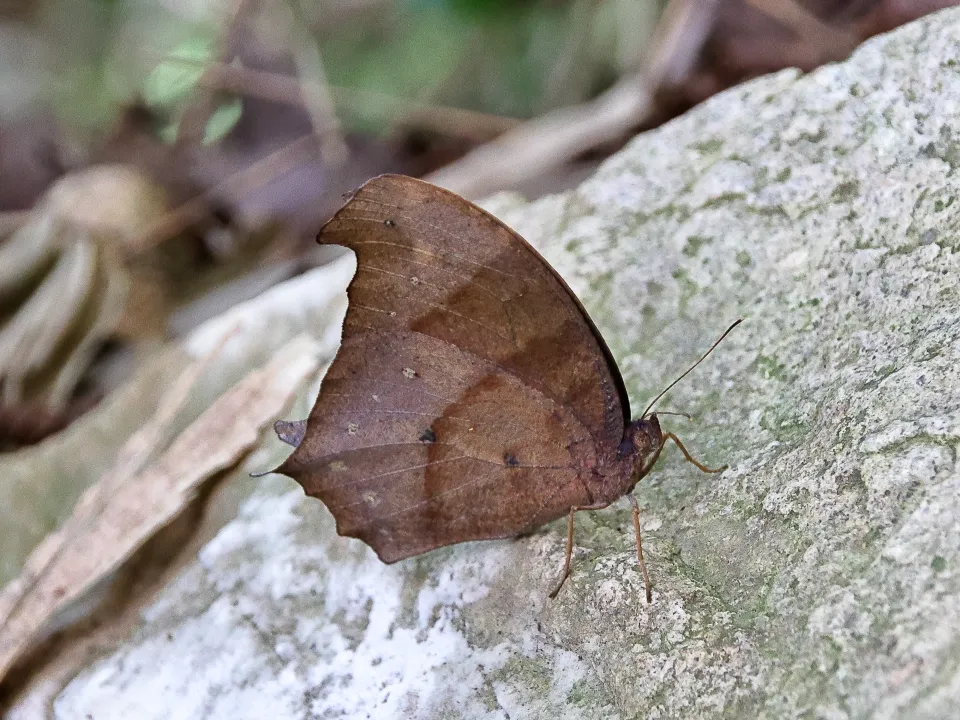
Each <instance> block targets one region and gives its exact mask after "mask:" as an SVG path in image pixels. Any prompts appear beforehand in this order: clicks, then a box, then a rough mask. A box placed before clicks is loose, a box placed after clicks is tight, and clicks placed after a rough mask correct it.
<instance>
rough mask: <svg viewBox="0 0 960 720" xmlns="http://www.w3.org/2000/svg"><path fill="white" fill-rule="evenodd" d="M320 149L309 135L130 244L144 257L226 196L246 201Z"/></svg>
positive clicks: (166, 217)
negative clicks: (246, 197)
mask: <svg viewBox="0 0 960 720" xmlns="http://www.w3.org/2000/svg"><path fill="white" fill-rule="evenodd" d="M316 149H317V138H316V137H315V136H314V135H312V134H311V135H306V136H304V137H301V138H300V139H298V140H294V141H293V142H291V143H289V144H287V145H285V146H284V147H282V148H280V149H279V150H277V151H276V152H273V153H270V154H269V155H267V156H266V157H265V158H263V159H261V160H258V161H257V162H255V163H253V164H252V165H249V166H248V167H246V168H244V169H243V170H241V171H239V172H237V173H234V174H233V175H231V176H229V177H228V178H227V179H225V180H224V181H222V182H220V183H219V184H217V185H216V186H214V187H213V188H211V189H209V190H207V191H206V192H203V193H201V194H200V195H197V196H196V197H193V198H191V199H190V200H187V201H186V202H185V203H183V204H182V205H180V206H179V207H177V208H175V209H173V210H171V211H170V212H168V213H166V214H165V215H164V216H163V217H162V218H160V219H159V220H158V221H157V222H155V223H153V224H152V225H150V226H149V227H148V228H146V229H145V230H144V231H142V232H141V233H140V234H139V235H138V236H137V237H136V238H134V239H133V241H132V242H131V243H130V246H131V247H132V248H133V252H134V253H142V252H144V251H145V250H147V249H149V248H151V247H153V246H154V245H157V244H159V243H161V242H163V241H164V240H167V239H169V238H171V237H173V236H174V235H177V234H178V233H181V232H183V231H184V230H185V229H186V228H188V227H190V226H191V225H194V224H196V223H198V222H200V221H201V220H203V219H204V218H205V217H206V216H207V215H208V214H209V213H210V208H211V206H212V205H213V203H214V201H215V200H217V199H218V198H221V197H223V196H234V197H242V196H244V195H246V194H248V193H250V192H252V191H253V190H256V189H257V188H260V187H263V186H264V185H266V184H267V183H269V182H271V181H273V180H275V179H276V178H277V177H279V176H281V175H283V174H285V173H287V172H289V171H290V170H292V169H294V168H295V167H297V166H299V165H300V164H302V163H303V162H304V161H305V158H306V157H309V155H310V154H311V153H312V152H315V151H316Z"/></svg>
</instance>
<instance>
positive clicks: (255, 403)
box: [0, 336, 319, 679]
mask: <svg viewBox="0 0 960 720" xmlns="http://www.w3.org/2000/svg"><path fill="white" fill-rule="evenodd" d="M318 355H319V352H318V348H317V345H316V343H315V342H314V341H313V340H310V339H308V338H306V337H302V336H301V337H300V338H296V339H294V340H293V341H291V342H290V343H288V344H287V345H286V346H285V347H284V348H282V349H281V350H280V351H279V352H277V353H276V355H274V357H273V359H272V360H270V362H269V363H267V364H266V365H265V366H264V367H263V368H261V369H260V370H255V371H253V372H251V373H250V374H249V375H247V376H246V377H245V378H244V379H243V380H242V381H240V382H239V383H237V384H236V385H235V386H234V387H233V388H231V389H230V390H229V391H227V392H226V393H224V394H223V395H222V396H221V397H220V398H219V399H217V400H216V401H215V402H214V403H213V404H212V405H211V406H210V407H209V408H208V409H207V410H206V411H205V412H204V413H203V414H202V415H201V416H200V417H199V418H198V419H197V420H196V421H195V422H194V423H192V424H191V425H190V426H189V427H188V428H187V429H186V430H184V431H183V432H182V433H181V434H180V435H179V436H178V437H177V438H176V439H175V440H174V441H173V442H172V443H171V445H170V447H169V448H168V449H167V450H166V451H165V452H164V453H163V454H162V455H161V456H160V457H159V458H158V459H157V460H156V462H154V463H153V464H151V465H149V466H147V467H146V468H145V469H144V470H142V471H140V472H137V467H138V465H139V464H140V463H141V462H142V460H143V458H144V457H145V454H146V453H147V452H149V449H150V448H151V447H152V444H151V443H150V442H149V438H146V437H142V436H141V437H138V435H140V434H139V433H138V435H135V436H134V437H133V438H131V440H130V442H129V443H128V445H127V446H126V447H125V448H124V452H122V453H121V458H120V459H119V460H118V462H117V464H116V465H115V467H114V468H113V469H112V470H110V471H108V472H107V473H106V474H105V475H104V477H103V478H102V479H101V480H100V482H99V483H97V484H96V485H94V486H93V487H91V488H89V489H88V490H87V491H86V493H84V495H83V496H82V497H81V498H80V501H79V502H78V503H77V506H76V508H75V509H74V514H73V515H72V516H71V518H70V520H68V522H67V524H66V525H65V527H64V528H63V529H61V530H60V531H58V532H56V533H54V534H52V535H50V536H49V537H48V538H47V539H46V540H44V541H43V542H42V543H41V544H40V545H39V546H38V547H37V549H36V550H34V552H33V553H32V554H31V555H30V557H29V558H28V560H27V562H26V565H25V567H24V569H23V571H22V573H21V574H20V576H19V577H18V578H17V579H15V580H14V581H13V582H11V583H10V584H9V585H8V586H7V587H6V588H5V589H4V590H3V592H2V593H0V628H2V629H0V679H2V678H3V676H4V675H5V674H6V672H7V671H8V670H9V669H10V667H11V666H12V665H13V664H14V663H15V662H16V661H17V660H18V659H19V658H20V657H22V655H23V654H24V652H25V651H26V650H28V649H29V648H30V647H31V646H32V645H33V644H34V643H35V642H36V640H37V639H39V638H40V637H41V636H42V634H43V631H44V629H45V628H46V627H47V626H48V624H49V623H50V621H51V620H52V619H53V617H54V616H55V615H56V613H57V612H59V611H60V610H62V609H64V608H65V607H66V606H67V605H69V604H70V603H71V602H73V601H75V600H77V599H78V598H80V597H81V596H83V595H84V594H85V593H86V592H87V591H89V590H90V589H91V588H92V587H93V586H94V585H95V584H96V583H98V582H100V581H101V580H102V579H104V578H105V577H106V576H107V575H109V574H110V573H111V572H113V571H114V570H116V569H117V568H118V567H119V566H120V565H122V563H123V562H124V561H125V560H126V559H127V558H129V557H130V556H131V554H132V553H133V552H135V551H136V550H137V549H139V548H140V547H142V546H143V544H144V543H145V542H146V541H147V540H149V539H150V538H151V537H152V536H153V535H154V534H155V533H156V532H157V531H158V530H159V529H161V528H162V527H164V526H165V525H167V524H168V523H169V522H170V521H171V520H172V519H173V518H174V517H176V516H177V515H178V514H179V512H180V511H181V510H182V509H183V508H184V507H185V506H186V505H187V504H188V503H189V502H190V501H191V500H192V498H193V497H194V496H195V494H196V492H197V490H198V488H199V487H200V486H201V485H202V483H203V482H204V481H205V480H207V479H208V478H210V477H211V476H213V475H214V474H216V473H218V472H220V471H222V470H224V469H226V468H228V467H230V466H231V465H233V464H235V463H236V462H237V460H238V459H240V458H241V457H242V456H243V455H244V454H245V453H246V452H248V451H249V450H250V448H252V447H253V446H254V444H255V443H256V441H257V439H258V437H259V435H260V431H261V430H262V428H263V427H264V426H265V425H266V424H267V423H268V422H269V421H270V420H271V419H273V418H274V417H276V415H277V414H278V413H280V412H281V411H282V410H283V408H284V407H285V406H286V405H287V403H288V401H289V400H290V399H291V397H292V396H293V394H294V392H295V391H296V390H297V388H298V387H299V386H300V385H301V383H302V382H303V381H304V380H305V379H306V378H308V377H309V376H310V375H312V374H313V373H314V372H315V371H316V370H317V367H318ZM200 362H203V361H200ZM186 372H187V373H190V372H191V371H190V370H187V371H186ZM194 372H195V370H194ZM190 385H192V382H191V383H184V386H186V387H188V389H189V386H190ZM181 390H182V389H181ZM174 394H176V393H174ZM180 394H182V392H181V393H180ZM169 413H170V410H169V407H168V408H163V407H162V408H160V410H159V411H158V415H159V416H164V415H169ZM160 420H161V422H159V423H153V425H154V426H163V425H165V424H166V423H165V422H164V421H163V418H162V417H161V418H160ZM151 433H153V434H154V437H155V432H154V431H149V432H148V434H151ZM124 470H127V471H131V472H130V474H129V475H126V476H127V477H128V478H129V479H127V480H126V481H125V482H122V484H120V483H119V482H117V480H122V479H123V475H125V474H126V473H124V472H123V471H124ZM118 471H120V472H118ZM134 473H136V474H134ZM103 486H107V487H109V489H110V492H107V493H105V492H103Z"/></svg>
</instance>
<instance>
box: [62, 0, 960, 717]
mask: <svg viewBox="0 0 960 720" xmlns="http://www.w3.org/2000/svg"><path fill="white" fill-rule="evenodd" d="M958 37H960V12H958V11H951V12H944V13H941V14H938V15H936V16H932V17H929V18H928V19H926V20H924V21H921V22H918V23H916V24H913V25H911V26H908V27H905V28H903V29H901V30H899V31H897V32H896V33H894V34H892V35H889V36H885V37H879V38H876V39H874V40H872V41H870V42H868V43H867V44H866V45H864V46H863V47H862V48H861V49H860V50H859V51H858V52H857V53H856V54H855V55H854V56H853V57H852V59H850V60H849V61H848V62H846V63H843V64H839V65H834V66H830V67H826V68H824V69H822V70H820V71H818V72H816V73H813V74H812V75H809V76H806V77H801V76H800V75H799V74H798V73H795V72H782V73H779V74H777V75H773V76H770V77H766V78H762V79H760V80H757V81H755V82H752V83H750V84H748V85H746V86H743V87H740V88H737V89H734V90H732V91H730V92H728V93H725V94H723V95H721V96H719V97H716V98H714V99H712V100H710V101H709V102H707V103H705V104H704V105H703V106H701V107H699V108H697V109H695V110H694V111H693V112H691V113H689V114H688V115H686V116H685V117H682V118H680V119H678V120H676V121H674V122H672V123H670V124H668V125H667V126H665V127H663V128H661V129H659V130H657V131H654V132H651V133H648V134H646V135H644V136H642V137H639V138H637V139H636V140H635V141H634V142H633V143H631V144H630V146H629V147H628V148H626V149H625V150H624V151H623V152H621V153H620V154H619V155H618V156H617V157H615V158H613V159H612V160H611V161H610V162H608V163H607V164H605V165H604V166H603V168H602V169H601V170H600V171H599V172H598V173H597V175H596V176H595V177H594V178H592V179H591V180H590V181H588V182H586V183H585V184H584V185H582V186H581V187H580V188H579V189H577V190H576V191H573V192H570V193H568V194H565V195H561V196H556V197H550V198H546V199H544V200H542V201H540V202H537V203H534V204H532V205H529V206H526V207H519V206H517V205H516V203H513V206H512V207H507V204H506V203H500V204H499V205H498V204H497V203H494V205H495V206H499V207H500V209H501V215H502V217H503V218H504V219H505V220H506V221H507V222H508V223H510V224H511V225H513V226H514V227H516V228H517V229H518V230H519V231H520V232H521V233H522V234H524V235H525V236H526V237H527V238H529V239H530V240H531V241H532V242H534V243H535V244H537V245H538V246H539V247H541V248H542V249H543V251H544V253H545V255H546V256H547V257H548V258H549V259H550V261H551V262H552V263H554V264H555V266H556V267H557V269H558V270H559V271H560V272H561V273H562V274H563V275H564V277H566V278H567V279H568V280H569V282H570V284H571V285H572V286H573V288H574V289H575V290H576V291H577V292H578V293H579V294H580V297H581V298H582V299H583V301H584V304H585V305H586V307H587V308H588V309H589V310H590V312H591V313H592V314H593V317H594V318H595V320H596V321H597V324H598V325H599V327H600V328H601V330H602V332H603V334H604V336H605V337H606V338H607V339H608V341H609V343H610V346H611V348H612V350H613V352H614V354H615V355H616V356H617V357H618V358H619V359H620V362H621V368H622V371H623V375H624V378H625V380H626V384H627V387H628V388H629V390H630V393H631V397H632V398H633V402H634V405H635V411H639V409H640V408H642V407H643V405H644V404H645V402H646V401H647V399H648V398H650V397H652V395H653V394H655V392H656V391H657V390H658V389H659V388H661V387H663V386H664V385H665V384H666V383H667V382H668V381H669V380H671V379H672V378H673V377H674V376H675V375H676V374H678V373H679V372H680V371H681V370H682V369H684V367H685V366H686V365H687V364H688V363H689V362H690V361H691V360H692V359H693V358H695V357H696V356H697V355H698V354H699V352H700V351H702V350H703V349H704V348H705V347H706V346H708V345H709V343H710V341H711V340H712V339H713V338H714V337H715V336H716V335H717V334H719V332H720V331H721V330H722V329H723V328H724V327H725V326H726V324H727V323H728V322H729V321H730V320H731V319H733V318H735V317H736V316H738V315H741V314H742V315H743V316H745V317H746V323H745V324H744V326H743V327H742V328H741V329H739V330H738V331H737V332H735V333H734V334H733V335H732V336H731V337H730V338H729V339H728V340H727V341H726V342H725V343H724V344H723V345H722V346H721V348H720V349H719V350H718V352H717V353H716V354H715V355H714V356H713V357H712V358H711V359H710V360H709V362H708V363H706V364H705V365H704V366H702V367H701V368H699V369H698V370H697V371H696V374H695V375H694V376H693V377H692V378H690V379H689V380H688V381H687V382H685V383H683V384H682V385H680V386H678V387H677V388H676V389H675V390H674V391H672V392H671V393H670V395H669V396H668V398H667V399H666V401H665V402H664V403H663V404H662V407H663V408H664V409H671V410H683V411H688V412H691V413H693V414H694V415H695V416H696V421H695V422H693V423H688V422H686V421H685V420H683V419H682V418H665V422H666V421H669V426H670V428H671V429H673V430H675V431H676V432H677V433H678V434H680V435H681V437H683V438H684V440H685V441H686V442H687V444H688V447H690V448H691V450H693V451H694V452H695V453H696V454H697V455H699V456H700V457H701V458H702V459H704V460H705V461H707V462H712V463H721V462H727V463H729V464H730V469H729V470H728V471H727V472H725V473H724V474H723V475H720V476H706V475H702V474H700V473H698V472H697V470H696V469H695V468H693V467H692V466H690V465H688V464H684V463H682V462H681V461H680V460H679V459H678V453H676V452H670V453H669V457H668V458H667V460H666V461H665V462H662V463H661V465H660V467H659V468H658V470H657V472H655V473H654V474H653V475H652V476H651V477H649V478H648V479H647V480H645V481H644V482H643V483H642V484H641V486H640V487H639V488H638V490H637V495H638V497H639V499H640V501H641V505H642V506H645V508H646V510H645V512H644V515H643V525H644V529H645V533H646V547H647V548H648V563H649V565H650V568H651V573H652V576H653V581H654V584H655V591H654V602H653V604H652V605H647V604H646V603H645V602H644V601H643V583H642V580H641V578H640V575H639V573H638V571H637V568H636V566H635V559H634V555H633V539H632V535H631V528H630V512H629V509H628V507H626V503H623V504H622V505H617V506H614V507H612V508H610V509H608V510H605V511H601V512H597V513H594V514H592V515H587V514H584V515H582V516H581V519H580V520H579V522H578V529H577V546H578V550H577V554H576V565H575V568H574V574H573V576H572V578H571V581H570V582H569V583H568V585H567V586H566V587H565V588H564V590H563V592H562V593H561V594H560V596H559V597H558V599H557V600H555V601H553V602H551V601H548V600H547V598H546V592H547V590H548V588H549V586H550V583H551V582H552V581H553V580H554V578H555V577H556V573H557V571H558V569H559V567H560V563H561V558H562V546H563V535H564V527H563V523H562V522H561V523H556V524H554V525H552V526H549V527H547V528H545V529H543V530H542V531H540V532H539V533H537V534H535V535H534V536H532V537H529V538H524V539H521V540H517V541H504V542H489V543H477V544H471V545H463V546H459V547H455V548H450V549H445V550H441V551H438V552H434V553H431V554H429V555H427V556H424V557H421V558H417V559H413V560H410V561H405V562H402V563H399V564H397V565H394V566H389V567H388V566H384V565H381V564H380V563H379V562H378V561H377V560H376V558H375V557H374V555H373V553H372V552H371V551H369V550H368V549H367V548H366V547H365V546H364V545H362V544H361V543H360V542H359V541H356V540H349V539H343V538H339V537H337V536H336V535H335V534H334V530H333V523H332V519H331V517H330V516H329V514H328V513H327V511H326V510H325V509H324V508H323V507H322V506H321V505H320V504H319V503H318V502H316V501H311V500H306V499H304V498H303V496H302V494H301V493H300V491H299V490H298V489H297V488H296V486H295V485H294V484H293V483H292V482H291V481H289V480H287V479H285V478H282V477H279V476H271V477H269V478H267V479H265V481H264V482H263V483H262V485H261V486H260V487H259V489H258V491H257V492H256V493H255V495H254V496H252V497H251V498H250V499H249V500H248V501H247V502H246V504H244V505H243V507H242V510H241V512H240V515H239V517H237V519H236V520H234V521H233V522H231V523H229V524H228V525H227V526H226V527H224V528H223V529H222V530H221V531H220V532H219V534H218V535H217V536H216V537H215V538H214V539H213V540H212V541H211V542H209V544H207V545H206V546H205V547H204V548H203V550H202V551H201V552H200V553H199V556H198V557H197V559H196V561H195V562H194V563H193V564H192V565H191V566H190V567H188V568H187V569H186V570H185V571H184V572H183V573H182V574H181V575H180V576H179V577H178V578H177V579H176V580H175V581H174V582H172V583H171V584H170V585H169V586H168V587H167V588H166V589H165V590H164V591H163V592H162V593H161V594H160V596H159V597H158V598H157V599H156V600H155V602H154V604H153V605H152V606H150V607H149V609H148V610H146V611H145V612H144V613H143V615H142V620H141V622H140V625H139V627H138V628H136V629H135V630H134V631H133V632H132V634H131V635H130V636H129V637H128V638H127V639H126V640H125V641H124V643H123V644H122V645H121V646H120V647H118V648H116V649H115V650H114V651H112V652H111V653H109V654H107V655H106V656H104V657H102V658H100V659H98V660H97V661H96V662H94V663H92V664H91V665H90V667H89V668H88V669H86V670H85V671H84V672H82V673H81V674H80V675H79V676H77V677H76V678H75V679H74V680H73V681H72V682H71V683H70V684H69V685H68V686H67V687H66V688H65V690H64V691H63V692H62V693H61V694H60V696H59V698H58V699H57V701H56V703H55V714H56V717H58V718H60V719H61V720H67V719H73V718H85V717H90V716H92V717H96V718H97V720H108V719H109V718H129V717H138V718H230V719H231V720H236V718H262V717H272V718H311V717H317V718H320V717H324V718H366V717H376V718H390V717H405V718H447V717H449V718H454V717H457V718H459V717H466V718H490V719H494V718H497V719H501V718H503V719H505V718H513V719H514V720H516V718H556V717H564V718H635V717H636V718H640V717H642V718H647V719H648V720H653V719H656V718H708V717H719V716H723V717H739V718H756V717H767V718H786V717H804V718H830V719H831V720H832V719H838V720H839V719H840V718H900V717H911V718H949V717H956V713H957V708H958V707H960V472H958V469H957V467H956V446H957V441H958V435H960V283H958V277H960V275H958V273H960V253H958V249H960V240H958V233H957V227H958V219H960V202H955V200H956V196H957V194H958V192H960V183H958V181H957V179H956V175H954V167H955V165H956V164H957V163H958V162H960V42H958V40H957V38H958ZM304 405H309V398H308V399H306V400H305V401H304ZM272 447H273V448H274V449H273V450H271V452H272V453H273V455H274V458H273V459H278V458H279V456H280V452H281V451H280V450H279V448H276V446H272ZM265 462H266V461H265Z"/></svg>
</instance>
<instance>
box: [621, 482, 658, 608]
mask: <svg viewBox="0 0 960 720" xmlns="http://www.w3.org/2000/svg"><path fill="white" fill-rule="evenodd" d="M627 497H628V498H629V499H630V505H632V506H633V534H634V535H635V536H636V538H637V561H638V562H639V563H640V572H641V573H642V574H643V587H644V588H645V589H646V592H647V602H648V603H652V602H653V588H652V587H651V585H650V575H648V574H647V564H646V563H645V562H644V561H643V541H642V540H641V539H640V506H639V505H637V499H636V498H635V497H634V496H633V493H627Z"/></svg>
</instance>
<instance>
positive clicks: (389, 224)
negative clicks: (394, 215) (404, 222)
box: [383, 220, 396, 227]
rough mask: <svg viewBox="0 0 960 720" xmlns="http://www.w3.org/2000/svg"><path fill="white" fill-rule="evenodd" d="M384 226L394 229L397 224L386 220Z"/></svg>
mask: <svg viewBox="0 0 960 720" xmlns="http://www.w3.org/2000/svg"><path fill="white" fill-rule="evenodd" d="M383 224H384V225H386V226H387V227H393V226H394V225H396V223H395V222H394V221H393V220H384V221H383Z"/></svg>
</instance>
